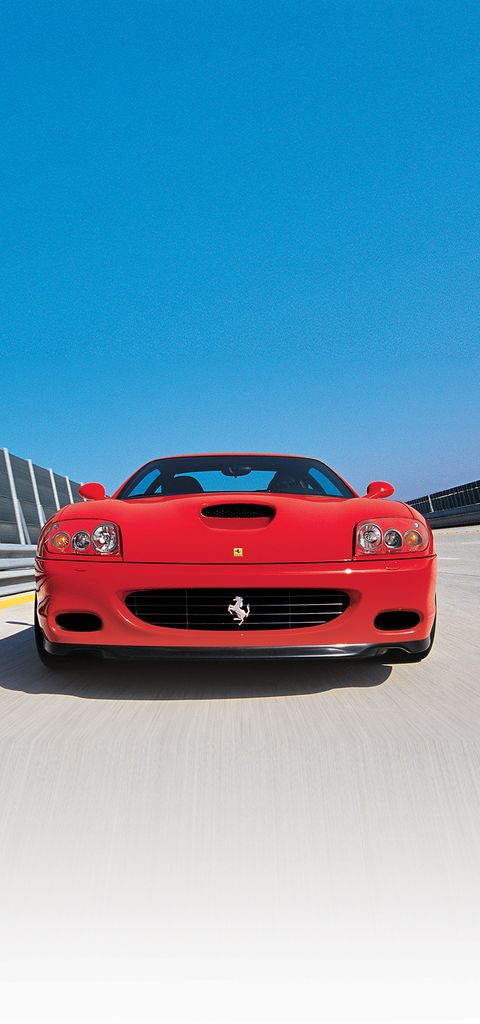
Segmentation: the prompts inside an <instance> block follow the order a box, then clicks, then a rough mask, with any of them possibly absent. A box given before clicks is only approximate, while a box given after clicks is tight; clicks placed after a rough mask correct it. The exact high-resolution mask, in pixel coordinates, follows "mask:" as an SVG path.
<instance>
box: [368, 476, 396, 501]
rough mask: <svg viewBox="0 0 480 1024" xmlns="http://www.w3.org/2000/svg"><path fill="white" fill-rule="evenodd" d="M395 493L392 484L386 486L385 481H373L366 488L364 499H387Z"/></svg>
mask: <svg viewBox="0 0 480 1024" xmlns="http://www.w3.org/2000/svg"><path fill="white" fill-rule="evenodd" d="M394 493H395V488H394V486H393V484H387V483H386V482H385V480H373V482H372V483H371V484H369V485H368V487H367V493H366V494H365V495H364V497H365V498H389V497H390V495H391V494H394Z"/></svg>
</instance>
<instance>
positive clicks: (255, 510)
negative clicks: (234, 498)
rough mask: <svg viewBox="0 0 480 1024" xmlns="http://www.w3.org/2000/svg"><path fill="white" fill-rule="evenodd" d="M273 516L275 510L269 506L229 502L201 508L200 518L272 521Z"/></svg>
mask: <svg viewBox="0 0 480 1024" xmlns="http://www.w3.org/2000/svg"><path fill="white" fill-rule="evenodd" d="M274 515H275V509H274V508H272V506H271V505H252V504H247V502H236V503H233V502H229V503H228V504H225V505H209V506H208V507H207V508H202V516H206V517H207V518H208V519H273V517H274Z"/></svg>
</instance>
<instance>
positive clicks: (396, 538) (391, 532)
mask: <svg viewBox="0 0 480 1024" xmlns="http://www.w3.org/2000/svg"><path fill="white" fill-rule="evenodd" d="M429 543H430V533H429V530H428V527H427V526H425V524H424V523H420V522H416V521H415V520H414V521H413V522H412V520H411V519H401V518H400V517H395V518H394V517H393V516H391V517H390V518H388V519H387V518H385V519H384V518H383V517H381V518H379V519H376V520H375V521H374V522H372V521H371V520H368V521H367V522H365V523H359V524H358V526H357V528H356V532H355V557H356V558H362V557H365V555H367V556H369V555H415V554H417V553H419V552H425V551H426V549H427V548H428V546H429Z"/></svg>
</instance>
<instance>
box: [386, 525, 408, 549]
mask: <svg viewBox="0 0 480 1024" xmlns="http://www.w3.org/2000/svg"><path fill="white" fill-rule="evenodd" d="M383 539H384V542H385V545H386V547H387V548H392V549H393V548H401V546H402V543H403V539H402V535H401V533H399V531H398V530H385V533H384V535H383Z"/></svg>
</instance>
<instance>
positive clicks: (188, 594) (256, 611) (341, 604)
mask: <svg viewBox="0 0 480 1024" xmlns="http://www.w3.org/2000/svg"><path fill="white" fill-rule="evenodd" d="M236 598H241V600H240V601H238V600H236ZM125 604H126V605H127V608H128V609H129V610H130V611H131V612H132V613H133V615H135V616H136V617H137V618H138V619H141V620H142V622H148V623H149V624H150V625H152V626H168V627H170V628H171V629H217V630H230V631H232V630H233V631H234V632H235V631H238V630H245V631H251V630H256V629H299V628H303V627H305V626H321V625H323V624H324V623H326V622H331V621H332V619H336V618H337V617H338V616H339V615H341V614H342V612H344V611H345V609H346V608H347V607H348V604H349V597H348V594H346V593H345V592H344V591H343V590H310V589H309V590H284V589H281V590H277V589H275V590H267V589H264V588H263V587H262V588H248V587H240V589H239V590H235V589H231V590H225V589H222V590H200V589H197V588H195V589H189V590H178V589H175V590H137V591H135V592H134V593H132V594H128V595H127V597H126V598H125ZM229 606H230V607H231V609H232V610H231V612H229V610H228V608H229ZM236 608H238V609H239V610H238V612H237V611H236ZM248 609H249V612H248V615H246V616H243V615H242V612H244V611H247V610H248ZM239 617H240V618H242V622H241V623H238V622H237V621H236V620H237V619H238V618H239Z"/></svg>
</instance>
